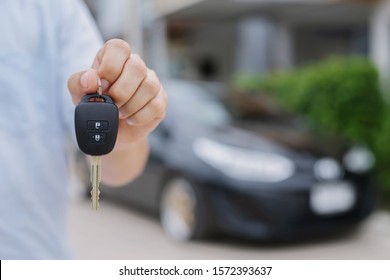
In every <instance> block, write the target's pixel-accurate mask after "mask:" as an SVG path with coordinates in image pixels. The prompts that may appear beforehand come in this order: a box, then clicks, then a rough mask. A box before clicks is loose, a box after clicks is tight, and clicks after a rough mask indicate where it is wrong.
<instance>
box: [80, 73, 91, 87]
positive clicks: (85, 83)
mask: <svg viewBox="0 0 390 280" xmlns="http://www.w3.org/2000/svg"><path fill="white" fill-rule="evenodd" d="M90 73H91V72H90V71H89V70H88V71H86V72H85V73H84V74H83V75H81V78H80V85H81V87H83V88H88V86H89V78H90Z"/></svg>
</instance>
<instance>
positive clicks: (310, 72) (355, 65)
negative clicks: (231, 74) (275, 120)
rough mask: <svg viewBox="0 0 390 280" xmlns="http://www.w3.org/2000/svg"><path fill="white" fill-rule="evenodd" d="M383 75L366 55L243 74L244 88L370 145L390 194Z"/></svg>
mask: <svg viewBox="0 0 390 280" xmlns="http://www.w3.org/2000/svg"><path fill="white" fill-rule="evenodd" d="M378 80H379V78H378V72H377V70H376V68H375V67H374V66H373V65H372V63H371V62H370V61H369V60H368V59H366V58H362V57H349V58H345V57H344V58H338V57H334V58H330V59H327V60H325V61H321V62H318V63H314V64H311V65H307V66H304V67H302V68H298V69H295V70H291V71H288V72H283V73H272V74H270V75H268V76H266V77H251V76H245V75H242V76H238V77H237V78H236V79H235V86H236V87H237V88H239V89H240V90H246V91H251V92H252V94H256V93H257V92H262V93H264V92H266V93H269V94H273V95H274V96H275V97H276V98H277V99H278V100H279V102H280V103H281V104H282V105H284V106H285V107H286V108H287V109H288V110H290V111H292V112H296V113H299V114H303V115H305V116H306V117H307V118H308V119H309V120H310V121H311V122H312V123H313V124H315V125H316V127H317V128H318V129H324V130H328V131H331V132H333V133H337V134H339V135H340V136H342V137H343V138H345V139H347V140H349V141H351V142H357V143H360V144H365V145H367V146H368V147H369V148H371V150H372V151H373V152H374V153H375V156H376V159H377V171H378V175H379V178H380V179H381V182H382V183H383V184H384V186H385V188H386V189H387V190H388V194H390V172H387V170H386V169H387V168H390V106H389V108H385V102H384V100H383V98H382V96H381V93H380V90H379V82H378Z"/></svg>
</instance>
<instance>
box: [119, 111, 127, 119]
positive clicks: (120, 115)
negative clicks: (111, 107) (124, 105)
mask: <svg viewBox="0 0 390 280" xmlns="http://www.w3.org/2000/svg"><path fill="white" fill-rule="evenodd" d="M126 117H127V115H126V114H125V113H122V112H121V111H119V118H120V119H125V118H126Z"/></svg>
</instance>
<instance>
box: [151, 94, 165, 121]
mask: <svg viewBox="0 0 390 280" xmlns="http://www.w3.org/2000/svg"><path fill="white" fill-rule="evenodd" d="M150 107H151V109H152V112H153V114H154V115H155V117H156V118H158V119H163V118H164V117H165V105H164V103H163V102H161V101H160V100H159V99H157V98H155V99H153V100H152V101H151V102H150Z"/></svg>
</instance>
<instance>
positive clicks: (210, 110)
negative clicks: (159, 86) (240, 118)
mask: <svg viewBox="0 0 390 280" xmlns="http://www.w3.org/2000/svg"><path fill="white" fill-rule="evenodd" d="M165 90H166V92H167V93H168V96H169V108H168V110H169V111H173V112H174V113H175V114H178V115H179V116H180V117H183V118H187V119H190V120H192V121H196V122H201V123H204V124H208V125H223V124H227V123H230V122H231V118H232V117H231V115H230V113H229V111H228V110H227V109H226V108H225V106H224V105H223V103H222V102H221V101H220V100H218V98H216V97H214V95H213V94H212V93H210V92H208V91H207V90H206V89H205V88H203V87H201V86H198V85H195V84H192V83H189V82H188V83H184V82H180V83H177V84H172V83H171V84H169V85H168V86H167V85H165Z"/></svg>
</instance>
